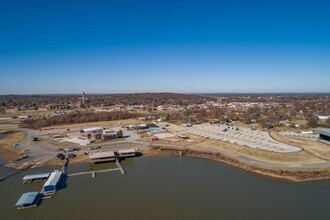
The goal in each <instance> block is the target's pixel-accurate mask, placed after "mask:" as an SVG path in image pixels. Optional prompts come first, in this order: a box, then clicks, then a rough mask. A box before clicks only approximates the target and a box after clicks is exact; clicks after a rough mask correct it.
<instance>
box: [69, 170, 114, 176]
mask: <svg viewBox="0 0 330 220" xmlns="http://www.w3.org/2000/svg"><path fill="white" fill-rule="evenodd" d="M117 170H119V168H111V169H106V170H91V171H84V172H78V173H69V174H67V176H79V175H84V174H92V175H95V174H96V173H104V172H110V171H117ZM93 173H95V174H93Z"/></svg>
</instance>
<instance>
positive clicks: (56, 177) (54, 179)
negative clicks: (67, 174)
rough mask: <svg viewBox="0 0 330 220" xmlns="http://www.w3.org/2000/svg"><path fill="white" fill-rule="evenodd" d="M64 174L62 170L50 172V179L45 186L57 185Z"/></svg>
mask: <svg viewBox="0 0 330 220" xmlns="http://www.w3.org/2000/svg"><path fill="white" fill-rule="evenodd" d="M61 176H62V172H60V171H54V172H52V173H51V174H50V176H49V178H48V180H47V181H46V182H45V184H44V187H45V186H49V185H51V186H56V185H57V183H58V182H59V181H60V179H61Z"/></svg>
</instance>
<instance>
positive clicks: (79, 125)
mask: <svg viewBox="0 0 330 220" xmlns="http://www.w3.org/2000/svg"><path fill="white" fill-rule="evenodd" d="M143 123H146V122H142V121H140V120H137V119H125V120H115V121H98V122H87V123H76V124H67V125H56V126H51V127H44V128H42V129H41V131H46V130H53V129H81V128H86V127H98V126H103V127H109V126H123V125H129V124H143Z"/></svg>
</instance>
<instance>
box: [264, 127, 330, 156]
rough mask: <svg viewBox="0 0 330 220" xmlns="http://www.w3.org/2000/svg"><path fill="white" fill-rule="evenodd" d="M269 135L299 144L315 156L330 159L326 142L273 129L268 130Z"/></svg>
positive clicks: (291, 143) (329, 151)
mask: <svg viewBox="0 0 330 220" xmlns="http://www.w3.org/2000/svg"><path fill="white" fill-rule="evenodd" d="M270 135H271V136H272V137H273V138H274V139H276V140H278V141H281V142H283V143H286V144H290V145H294V146H299V147H301V148H303V149H304V150H305V151H306V152H309V153H311V154H313V155H314V156H316V157H319V158H322V159H324V160H329V161H330V147H329V146H328V145H326V144H322V143H320V142H318V141H316V140H310V139H306V138H296V137H287V136H283V135H281V134H279V133H277V132H274V131H272V132H270Z"/></svg>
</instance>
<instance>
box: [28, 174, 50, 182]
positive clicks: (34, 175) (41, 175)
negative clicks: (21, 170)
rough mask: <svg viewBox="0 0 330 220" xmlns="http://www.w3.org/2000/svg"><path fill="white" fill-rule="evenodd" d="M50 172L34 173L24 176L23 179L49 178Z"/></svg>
mask: <svg viewBox="0 0 330 220" xmlns="http://www.w3.org/2000/svg"><path fill="white" fill-rule="evenodd" d="M49 175H50V173H39V174H33V175H27V176H24V177H23V181H25V180H33V179H45V178H48V177H49Z"/></svg>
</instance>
